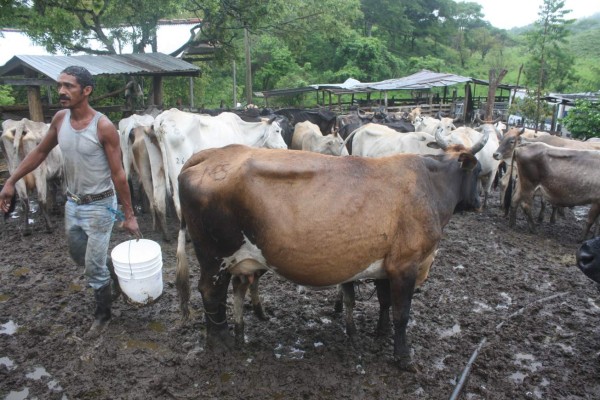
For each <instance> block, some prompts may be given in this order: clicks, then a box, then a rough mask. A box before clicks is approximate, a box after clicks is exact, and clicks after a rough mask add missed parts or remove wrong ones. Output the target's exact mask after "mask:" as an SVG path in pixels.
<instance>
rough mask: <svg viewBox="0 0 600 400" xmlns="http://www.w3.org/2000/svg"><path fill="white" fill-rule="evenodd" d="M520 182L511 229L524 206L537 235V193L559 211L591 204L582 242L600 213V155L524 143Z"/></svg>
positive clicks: (518, 150)
mask: <svg viewBox="0 0 600 400" xmlns="http://www.w3.org/2000/svg"><path fill="white" fill-rule="evenodd" d="M514 154H515V155H514V157H515V162H516V165H517V170H518V175H519V179H517V188H516V192H515V195H514V196H513V197H512V201H511V210H510V218H509V225H510V226H514V225H515V223H516V215H517V208H518V207H519V206H521V207H522V208H523V211H524V212H525V215H526V216H527V222H528V224H529V230H530V231H531V232H535V225H534V223H533V217H532V215H531V205H532V204H531V203H532V201H533V194H534V192H535V191H536V189H538V188H539V189H540V190H541V192H542V194H543V196H544V198H545V199H547V200H548V201H549V202H550V204H552V205H553V206H555V207H573V206H579V205H584V204H591V205H592V206H591V208H590V211H589V213H588V219H587V223H586V225H585V227H584V229H583V232H582V235H581V240H585V237H586V236H587V234H588V232H589V230H590V227H591V226H592V225H593V223H594V221H595V220H596V218H597V217H598V214H599V213H600V181H599V180H598V175H597V171H598V170H599V169H600V152H598V151H594V150H573V149H565V148H558V147H554V146H549V145H547V144H545V143H524V144H521V145H519V146H517V148H516V149H515V153H514Z"/></svg>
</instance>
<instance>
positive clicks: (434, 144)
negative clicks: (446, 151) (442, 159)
mask: <svg viewBox="0 0 600 400" xmlns="http://www.w3.org/2000/svg"><path fill="white" fill-rule="evenodd" d="M427 147H429V148H431V149H441V147H440V145H439V144H438V142H429V143H427Z"/></svg>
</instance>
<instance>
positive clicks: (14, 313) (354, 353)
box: [0, 194, 600, 400]
mask: <svg viewBox="0 0 600 400" xmlns="http://www.w3.org/2000/svg"><path fill="white" fill-rule="evenodd" d="M574 211H581V210H568V211H567V213H566V216H565V217H564V218H560V219H559V220H558V222H557V223H556V224H555V225H550V224H549V223H548V222H545V223H543V224H542V225H541V226H540V227H539V231H538V233H537V234H536V235H532V234H530V233H529V232H528V231H527V227H526V223H525V220H524V218H523V216H522V214H519V219H518V224H517V227H516V229H509V228H508V226H507V220H506V219H505V218H504V216H503V214H502V212H501V211H500V210H499V208H498V199H497V194H494V197H493V199H492V202H491V207H490V208H489V209H488V210H486V211H484V212H482V213H469V214H463V215H455V216H454V217H453V219H452V220H451V222H450V223H449V225H448V226H447V227H446V229H445V234H444V238H443V240H442V241H441V244H440V250H439V253H438V257H437V259H436V261H435V263H434V266H433V268H432V271H431V275H430V278H429V280H428V281H427V282H426V283H425V285H424V286H423V288H422V290H421V291H420V292H419V293H417V294H415V296H414V301H413V308H412V313H411V323H410V325H409V329H408V335H409V339H410V342H411V345H412V349H413V358H414V360H415V362H416V363H417V365H418V368H419V371H418V372H417V373H406V372H401V371H399V370H398V369H397V368H396V367H395V366H394V365H393V363H392V362H391V354H392V339H391V337H388V338H383V339H382V338H378V337H376V336H374V334H373V332H374V328H375V324H376V320H377V313H378V303H377V300H376V296H373V284H372V283H365V284H363V285H361V286H360V287H359V296H360V297H361V300H359V301H358V304H357V308H356V311H355V320H356V324H357V328H358V340H357V341H356V343H355V345H354V347H353V346H352V345H351V343H350V342H349V340H348V339H347V337H346V335H345V333H344V325H343V320H342V317H341V315H340V314H337V313H335V312H334V298H335V293H336V292H335V290H334V289H327V290H323V291H319V292H307V293H299V292H298V290H297V287H296V286H295V285H293V284H290V283H288V282H286V281H284V280H282V279H280V278H278V277H276V276H274V275H272V274H267V275H265V276H264V278H263V279H262V287H261V295H262V298H263V303H264V305H265V308H266V313H267V315H268V316H269V317H270V320H269V321H266V322H263V321H260V320H258V319H257V318H256V317H255V316H254V315H253V314H252V312H251V310H250V308H249V307H247V309H246V313H245V321H246V335H247V336H246V344H245V346H244V347H243V348H242V349H240V350H237V351H235V352H232V353H231V354H228V355H225V356H223V355H219V354H213V353H211V352H209V351H207V350H206V349H205V329H204V323H203V319H204V315H203V308H202V302H201V298H200V294H199V293H198V291H197V290H195V282H197V278H198V272H197V268H193V276H192V279H193V282H194V283H193V287H194V290H193V293H192V310H193V314H192V319H191V321H190V322H189V323H187V324H185V325H181V324H180V314H179V310H178V302H177V296H176V290H175V287H174V280H175V277H174V267H175V243H174V242H172V243H162V242H161V245H162V254H163V260H164V268H163V281H164V291H163V295H162V297H161V298H160V299H159V300H158V301H157V302H156V303H154V304H152V305H149V306H145V307H136V306H132V305H130V304H128V303H126V302H124V301H123V300H122V299H119V300H118V301H117V303H116V304H115V305H114V314H115V316H114V319H113V321H112V322H111V324H110V326H109V327H108V329H107V331H106V332H105V334H104V335H103V337H101V338H99V339H97V340H94V341H86V340H84V339H83V335H84V333H85V332H86V330H87V329H88V328H89V326H90V324H91V320H92V313H93V307H94V304H93V294H92V291H91V289H89V288H87V287H86V283H85V280H84V278H83V275H82V271H81V269H80V268H78V267H76V266H75V265H74V264H73V262H72V261H71V260H70V259H69V257H68V255H67V250H66V246H65V241H64V236H63V231H62V229H63V227H62V217H60V216H54V217H53V218H54V221H55V223H56V230H55V231H54V233H53V234H47V233H44V229H43V225H42V224H41V221H38V216H34V218H35V229H34V233H33V235H32V236H29V237H21V235H20V228H19V226H20V219H19V218H11V219H10V220H9V221H7V222H6V223H4V224H1V223H0V226H1V229H2V231H1V239H2V244H1V245H0V398H2V399H4V398H8V399H24V398H28V399H196V398H198V399H200V398H202V399H261V400H262V399H274V400H276V399H445V398H449V397H450V396H451V394H452V393H453V391H454V390H455V386H456V384H457V382H458V381H459V379H460V376H461V373H462V371H463V370H464V368H465V366H466V365H467V363H468V361H469V358H470V357H471V356H472V354H473V352H474V351H475V349H476V348H477V347H478V346H479V345H480V344H481V343H482V341H483V340H484V339H485V340H486V341H485V343H484V344H483V346H482V347H481V351H480V352H479V354H478V356H477V358H476V359H475V362H474V364H473V366H472V369H471V373H470V374H469V376H468V381H467V382H466V385H465V387H464V390H463V392H462V394H461V396H462V397H461V398H465V399H598V398H600V381H599V380H598V374H599V372H600V359H599V350H600V330H599V329H598V326H599V322H600V294H599V292H598V290H597V288H596V286H595V284H594V283H593V282H592V281H590V280H589V279H588V278H586V277H585V276H584V275H583V274H582V273H581V272H580V271H579V270H578V269H577V267H576V266H575V256H574V254H575V250H576V249H577V247H578V242H577V237H578V236H579V233H580V229H581V226H582V221H581V220H579V219H578V218H580V217H578V216H577V215H576V213H574ZM139 221H140V226H141V228H142V231H143V233H144V236H145V237H146V238H149V239H153V240H156V241H160V235H159V234H158V233H155V232H152V226H151V219H150V217H149V216H148V215H143V216H141V217H140V218H139ZM171 228H172V234H173V236H174V237H175V235H176V230H177V223H176V222H175V220H174V219H172V220H171ZM127 239H128V237H127V235H125V234H124V232H122V231H120V230H119V229H118V228H116V227H115V231H114V234H113V238H112V246H115V245H116V244H118V243H120V242H122V241H124V240H127ZM188 249H189V255H190V259H191V260H192V261H193V264H192V266H196V265H197V264H194V263H195V258H194V257H193V251H192V250H191V248H190V247H188ZM230 306H231V302H230ZM230 309H231V308H230ZM230 321H231V320H230Z"/></svg>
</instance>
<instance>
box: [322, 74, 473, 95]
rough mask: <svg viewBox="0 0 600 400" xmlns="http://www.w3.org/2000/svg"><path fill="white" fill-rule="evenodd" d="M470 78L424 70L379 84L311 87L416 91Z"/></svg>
mask: <svg viewBox="0 0 600 400" xmlns="http://www.w3.org/2000/svg"><path fill="white" fill-rule="evenodd" d="M471 81H473V79H472V78H469V77H466V76H460V75H454V74H446V73H440V72H432V71H428V70H426V69H424V70H421V71H419V72H417V73H415V74H412V75H409V76H405V77H403V78H397V79H387V80H385V81H381V82H369V83H361V82H359V81H357V80H356V79H352V78H350V79H347V80H346V82H344V83H342V84H326V85H311V86H312V87H314V88H315V89H324V90H328V89H329V90H334V91H350V92H352V91H354V92H364V91H386V90H418V89H431V88H432V87H438V86H451V85H456V84H459V83H464V82H471Z"/></svg>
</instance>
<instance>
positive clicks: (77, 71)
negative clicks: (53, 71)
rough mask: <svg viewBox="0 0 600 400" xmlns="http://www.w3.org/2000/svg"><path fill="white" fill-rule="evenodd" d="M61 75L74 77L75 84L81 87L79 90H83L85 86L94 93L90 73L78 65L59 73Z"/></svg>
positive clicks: (92, 78)
mask: <svg viewBox="0 0 600 400" xmlns="http://www.w3.org/2000/svg"><path fill="white" fill-rule="evenodd" d="M61 74H67V75H71V76H74V77H75V79H77V83H79V85H81V90H83V88H84V87H86V86H91V87H92V92H93V91H94V87H95V86H96V83H95V82H94V77H92V74H90V71H88V70H87V69H85V68H84V67H80V66H78V65H71V66H70V67H67V68H65V69H63V70H62V71H61Z"/></svg>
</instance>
